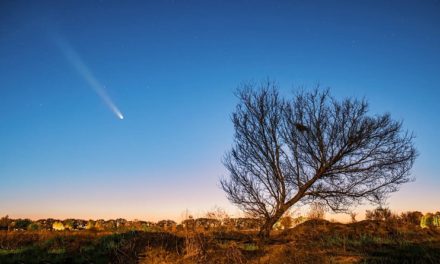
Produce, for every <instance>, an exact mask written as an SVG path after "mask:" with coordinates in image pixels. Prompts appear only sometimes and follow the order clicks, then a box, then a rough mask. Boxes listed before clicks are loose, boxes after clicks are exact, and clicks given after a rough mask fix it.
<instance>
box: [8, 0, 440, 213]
mask: <svg viewBox="0 0 440 264" xmlns="http://www.w3.org/2000/svg"><path fill="white" fill-rule="evenodd" d="M438 14H440V2H439V1H430V0H427V1H276V0H275V1H240V0H237V1H192V0H185V1H171V0H168V1H165V0H164V1H8V0H6V1H1V2H0V113H1V114H0V216H1V215H6V214H8V215H9V216H10V217H13V218H18V217H29V218H32V219H38V218H46V217H53V218H61V219H62V218H70V217H74V218H84V219H89V218H92V219H97V218H104V219H109V218H117V217H124V218H127V219H145V220H153V221H157V220H160V219H164V218H170V219H175V220H181V217H182V214H183V212H185V211H186V210H188V211H189V212H191V213H192V214H194V215H195V216H202V215H203V214H204V213H205V212H206V211H208V210H211V209H213V208H214V207H215V206H217V207H221V208H225V209H226V210H227V211H228V212H230V213H231V214H233V215H238V214H239V210H238V209H236V207H234V206H233V205H231V204H230V203H229V202H228V201H227V199H226V197H225V194H224V193H223V191H222V190H221V189H220V187H219V179H220V178H221V177H223V176H225V175H227V173H226V170H225V168H224V167H223V165H222V163H221V159H222V157H223V155H224V154H225V152H226V151H227V150H229V149H230V148H231V146H232V143H233V127H232V123H231V120H230V115H231V113H232V111H233V110H234V108H235V105H236V104H237V102H238V100H237V98H236V97H235V96H234V91H235V90H236V88H237V87H238V86H239V85H240V83H243V82H246V81H260V80H264V79H267V78H270V79H272V80H276V81H277V82H278V83H279V86H280V91H281V93H282V94H283V95H284V96H287V97H288V96H291V95H292V92H294V91H295V90H296V89H298V88H299V87H304V88H305V89H311V88H314V87H315V86H316V85H317V84H320V86H321V87H330V89H331V93H332V94H333V95H334V96H335V97H336V98H345V97H355V98H362V97H365V98H366V99H367V100H368V101H369V103H370V113H371V114H373V115H374V114H381V113H384V112H390V113H391V116H392V117H393V118H394V119H396V120H402V121H403V122H404V128H406V129H408V130H409V131H413V132H414V133H415V135H416V139H415V144H416V147H417V149H418V151H419V154H420V155H419V157H418V159H417V161H416V163H415V166H414V167H413V170H412V175H413V176H414V177H415V178H416V181H415V182H412V183H408V184H405V185H404V186H402V188H401V190H400V191H399V192H397V193H394V194H392V195H391V197H390V199H389V200H388V203H387V205H388V206H389V207H390V208H391V209H392V210H394V211H396V212H401V211H407V210H419V211H422V212H427V211H438V210H440V208H439V207H438V206H439V205H438V204H439V203H438V202H439V201H440V197H439V194H438V189H439V187H440V177H439V175H438V172H439V171H440V162H439V155H438V150H439V149H440V137H439V136H438V135H439V132H438V131H440V118H439V116H438V115H439V113H440V104H439V103H438V100H439V97H440V87H439V86H440V30H439V29H440V16H439V15H438ZM371 208H373V206H372V205H368V204H366V205H364V206H360V207H357V208H354V209H355V210H356V211H358V212H359V213H360V214H362V213H363V212H364V211H365V209H371ZM329 217H335V218H338V217H340V219H344V217H346V216H339V215H330V216H329Z"/></svg>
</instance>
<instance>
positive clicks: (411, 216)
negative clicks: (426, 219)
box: [400, 211, 423, 225]
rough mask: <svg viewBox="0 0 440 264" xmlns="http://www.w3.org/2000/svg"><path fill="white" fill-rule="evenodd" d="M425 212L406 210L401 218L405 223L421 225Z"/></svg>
mask: <svg viewBox="0 0 440 264" xmlns="http://www.w3.org/2000/svg"><path fill="white" fill-rule="evenodd" d="M422 217H423V214H422V213H421V212H419V211H414V212H405V213H402V214H401V215H400V220H401V221H402V222H403V223H405V224H410V225H419V224H420V221H421V220H422Z"/></svg>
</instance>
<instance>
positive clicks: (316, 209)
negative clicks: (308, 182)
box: [307, 202, 325, 219]
mask: <svg viewBox="0 0 440 264" xmlns="http://www.w3.org/2000/svg"><path fill="white" fill-rule="evenodd" d="M324 215H325V207H324V205H323V204H321V203H318V202H314V203H312V204H311V205H310V211H309V213H308V214H307V218H308V219H324Z"/></svg>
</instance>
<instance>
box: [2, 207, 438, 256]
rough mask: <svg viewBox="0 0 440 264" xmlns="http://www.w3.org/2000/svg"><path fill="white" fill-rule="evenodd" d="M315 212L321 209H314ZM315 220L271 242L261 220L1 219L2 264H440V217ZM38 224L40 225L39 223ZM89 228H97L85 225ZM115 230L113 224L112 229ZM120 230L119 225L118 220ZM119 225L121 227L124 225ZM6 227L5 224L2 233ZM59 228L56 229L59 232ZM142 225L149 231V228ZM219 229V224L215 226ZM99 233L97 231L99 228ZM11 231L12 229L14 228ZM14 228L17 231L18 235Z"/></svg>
mask: <svg viewBox="0 0 440 264" xmlns="http://www.w3.org/2000/svg"><path fill="white" fill-rule="evenodd" d="M315 209H316V208H315ZM316 210H318V212H310V213H309V214H308V216H307V217H297V218H292V217H290V216H286V217H283V218H282V219H281V220H280V221H279V222H278V223H277V225H275V226H274V229H273V231H272V235H271V237H270V239H269V240H264V241H262V240H261V239H260V237H259V236H258V225H255V223H258V220H256V219H248V218H238V219H234V218H228V217H225V215H223V217H224V218H221V219H218V218H214V217H215V216H216V214H210V216H211V217H213V218H198V219H193V218H188V219H186V220H185V221H182V223H181V224H179V225H173V222H171V221H169V220H168V221H159V222H158V223H149V222H144V224H140V223H139V222H140V221H125V220H124V221H125V222H124V223H125V224H124V225H121V226H119V227H116V228H114V227H113V228H111V229H108V230H106V229H105V228H104V227H107V228H108V227H109V225H106V224H105V223H106V222H108V221H104V224H103V223H101V224H102V225H101V226H102V227H101V228H100V229H97V228H89V229H86V228H84V229H81V230H79V229H73V228H71V229H69V228H64V229H62V228H61V225H62V226H63V227H65V225H66V223H67V225H72V222H75V221H72V219H70V220H68V221H59V220H54V221H53V225H55V226H57V227H58V229H57V230H56V229H54V228H52V229H50V230H49V229H47V230H46V229H43V228H41V226H40V225H39V224H38V223H39V222H38V221H30V220H29V221H28V220H26V221H27V222H28V226H27V228H26V229H22V228H17V222H18V223H19V226H20V224H22V221H23V219H21V220H17V219H9V218H7V217H3V218H2V219H1V222H0V223H1V228H2V229H3V230H1V231H0V263H182V264H185V263H219V264H220V263H275V264H276V263H439V261H440V228H439V225H438V219H439V218H440V213H439V212H437V213H427V214H424V215H423V214H422V213H420V212H407V213H402V214H401V215H396V214H393V213H391V212H390V210H388V209H386V208H378V209H375V210H372V211H367V212H366V217H367V219H366V220H363V221H359V222H357V221H355V220H354V221H353V222H352V223H348V224H342V223H337V222H334V221H327V220H324V219H322V217H323V214H322V213H321V212H320V211H319V210H320V209H319V208H318V209H316ZM40 222H41V221H40ZM86 222H87V223H88V224H89V226H91V223H95V224H96V222H99V221H86ZM110 222H111V221H110ZM115 222H118V221H116V220H115ZM120 222H121V221H120ZM5 223H8V225H7V226H6V227H7V228H5ZM55 223H56V224H55ZM145 223H149V224H148V225H147V224H145ZM215 223H216V224H215ZM94 226H95V225H94ZM11 227H12V228H11ZM14 227H15V228H14Z"/></svg>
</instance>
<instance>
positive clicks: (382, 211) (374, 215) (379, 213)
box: [365, 207, 397, 221]
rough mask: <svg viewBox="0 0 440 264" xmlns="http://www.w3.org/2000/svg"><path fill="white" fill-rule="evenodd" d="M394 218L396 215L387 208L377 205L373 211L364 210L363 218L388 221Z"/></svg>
mask: <svg viewBox="0 0 440 264" xmlns="http://www.w3.org/2000/svg"><path fill="white" fill-rule="evenodd" d="M394 218H397V216H396V215H393V214H392V213H391V211H390V209H388V208H383V207H378V208H376V209H374V210H373V211H370V210H367V211H365V219H367V220H380V221H389V220H392V219H394Z"/></svg>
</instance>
